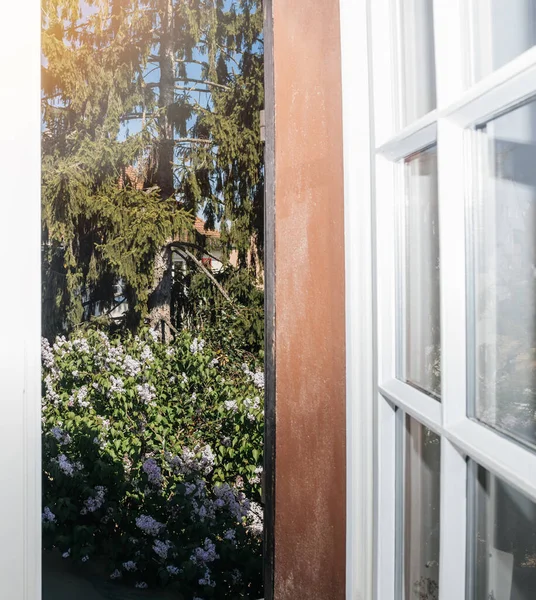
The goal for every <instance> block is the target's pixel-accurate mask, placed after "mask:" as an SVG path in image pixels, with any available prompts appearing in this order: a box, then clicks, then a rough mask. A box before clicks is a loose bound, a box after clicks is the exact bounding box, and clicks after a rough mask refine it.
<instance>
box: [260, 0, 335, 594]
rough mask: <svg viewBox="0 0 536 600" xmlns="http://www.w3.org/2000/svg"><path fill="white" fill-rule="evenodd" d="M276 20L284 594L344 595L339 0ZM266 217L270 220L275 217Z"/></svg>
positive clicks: (278, 469)
mask: <svg viewBox="0 0 536 600" xmlns="http://www.w3.org/2000/svg"><path fill="white" fill-rule="evenodd" d="M270 18H272V21H271V23H270V21H269V20H270ZM267 19H268V29H269V28H270V26H271V27H272V30H271V31H267V41H268V42H270V41H271V40H272V41H273V54H272V55H271V56H268V58H267V85H270V82H272V83H273V89H272V90H271V91H268V93H267V103H266V110H267V135H268V136H270V135H273V136H274V137H273V139H272V140H271V141H268V143H267V165H268V166H267V177H268V180H269V181H268V185H267V190H268V191H267V194H268V196H267V206H268V210H270V206H272V208H274V207H275V217H273V218H274V221H275V225H274V238H273V240H272V242H273V247H272V250H273V251H274V256H275V261H274V262H273V264H271V265H268V268H267V276H270V277H272V283H273V290H272V292H273V299H274V300H275V306H273V307H272V308H273V309H275V310H273V314H272V315H270V312H268V314H267V318H268V319H270V318H271V316H274V318H275V334H274V345H273V356H272V359H273V364H274V367H275V453H274V455H275V492H274V494H275V495H274V498H275V502H274V505H275V506H274V525H273V530H274V538H273V540H274V545H273V560H274V564H273V569H274V571H273V572H274V587H273V590H274V596H273V597H274V598H275V600H298V599H302V598H303V599H307V600H315V599H318V600H332V599H333V600H343V598H344V595H345V527H346V524H345V315H344V239H343V162H342V118H341V74H340V47H339V46H340V39H339V7H338V0H270V1H268V2H267ZM272 36H273V37H272ZM266 52H267V55H268V54H269V53H270V48H269V47H267V49H266ZM272 78H273V79H272ZM270 153H271V155H272V156H271V157H272V159H273V164H269V163H270ZM270 194H271V195H272V196H271V197H270ZM271 202H272V203H273V204H272V205H271V204H270V203H271ZM272 216H273V215H272ZM267 222H268V227H270V223H271V221H270V219H269V218H268V219H267ZM272 224H273V223H272ZM268 252H270V236H269V235H268V236H267V253H268ZM267 262H269V261H267ZM271 268H273V272H272V271H271ZM267 283H268V289H269V290H270V283H269V282H267ZM268 392H269V390H268ZM269 597H270V594H269V593H267V594H266V598H269Z"/></svg>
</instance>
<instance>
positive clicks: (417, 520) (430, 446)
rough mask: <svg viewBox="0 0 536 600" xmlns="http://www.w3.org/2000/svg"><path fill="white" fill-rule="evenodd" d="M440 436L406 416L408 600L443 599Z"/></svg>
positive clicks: (405, 521) (406, 587)
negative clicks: (440, 575) (440, 550)
mask: <svg viewBox="0 0 536 600" xmlns="http://www.w3.org/2000/svg"><path fill="white" fill-rule="evenodd" d="M440 458H441V447H440V439H439V437H438V436H437V435H436V434H435V433H433V432H432V431H430V430H429V429H427V428H426V427H425V426H424V425H421V424H420V423H418V422H417V421H415V420H414V419H412V418H411V417H409V416H408V417H406V469H405V498H404V505H405V508H404V600H423V599H426V600H437V598H438V597H439V589H438V588H439V481H440V470H439V469H440Z"/></svg>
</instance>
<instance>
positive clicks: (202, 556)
mask: <svg viewBox="0 0 536 600" xmlns="http://www.w3.org/2000/svg"><path fill="white" fill-rule="evenodd" d="M218 558H220V556H219V554H218V553H217V552H216V545H215V544H214V542H213V541H212V540H211V539H210V538H205V543H204V544H203V546H199V547H198V548H196V549H195V550H194V551H193V553H192V555H191V556H190V560H191V561H192V562H193V563H194V564H195V565H197V566H199V567H205V566H206V565H207V563H211V562H214V561H215V560H217V559H218Z"/></svg>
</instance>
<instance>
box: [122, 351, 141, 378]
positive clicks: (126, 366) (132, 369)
mask: <svg viewBox="0 0 536 600" xmlns="http://www.w3.org/2000/svg"><path fill="white" fill-rule="evenodd" d="M123 370H124V372H125V375H126V376H127V377H136V375H139V374H140V373H141V363H140V361H139V360H136V359H135V358H132V356H130V354H127V355H126V356H125V358H124V359H123Z"/></svg>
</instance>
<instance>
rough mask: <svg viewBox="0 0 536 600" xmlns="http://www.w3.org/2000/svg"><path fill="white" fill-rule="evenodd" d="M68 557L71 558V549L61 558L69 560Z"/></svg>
mask: <svg viewBox="0 0 536 600" xmlns="http://www.w3.org/2000/svg"><path fill="white" fill-rule="evenodd" d="M69 556H71V549H70V548H69V550H67V552H64V553H63V554H62V555H61V557H62V558H69Z"/></svg>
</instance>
